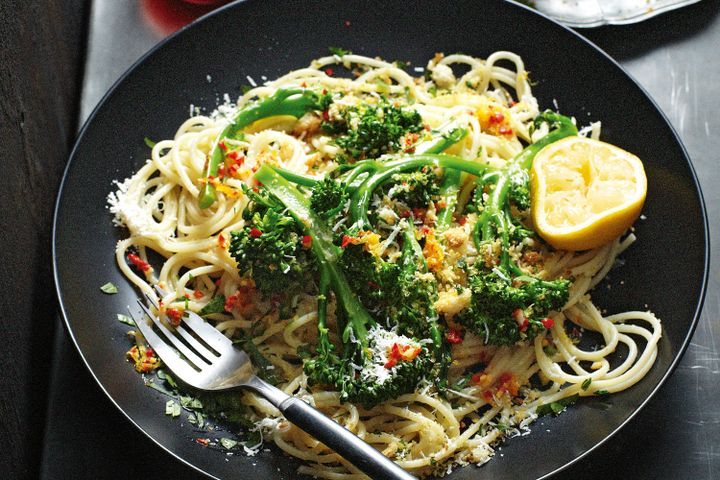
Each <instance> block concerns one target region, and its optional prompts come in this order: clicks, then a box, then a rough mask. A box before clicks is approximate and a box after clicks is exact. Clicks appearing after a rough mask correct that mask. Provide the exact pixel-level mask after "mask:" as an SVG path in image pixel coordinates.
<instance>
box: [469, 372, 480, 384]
mask: <svg viewBox="0 0 720 480" xmlns="http://www.w3.org/2000/svg"><path fill="white" fill-rule="evenodd" d="M470 380H472V381H473V383H480V374H479V373H473V374H472V376H471V377H470Z"/></svg>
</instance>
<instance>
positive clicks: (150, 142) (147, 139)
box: [144, 137, 155, 148]
mask: <svg viewBox="0 0 720 480" xmlns="http://www.w3.org/2000/svg"><path fill="white" fill-rule="evenodd" d="M144 140H145V145H147V146H148V148H153V147H154V146H155V142H153V141H152V140H150V139H149V138H148V137H145V139H144Z"/></svg>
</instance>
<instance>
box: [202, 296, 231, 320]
mask: <svg viewBox="0 0 720 480" xmlns="http://www.w3.org/2000/svg"><path fill="white" fill-rule="evenodd" d="M224 311H225V295H216V296H214V297H213V299H212V300H210V301H209V302H208V303H207V305H205V306H204V307H203V308H202V309H201V310H200V316H202V317H204V316H206V315H210V314H211V313H223V312H224Z"/></svg>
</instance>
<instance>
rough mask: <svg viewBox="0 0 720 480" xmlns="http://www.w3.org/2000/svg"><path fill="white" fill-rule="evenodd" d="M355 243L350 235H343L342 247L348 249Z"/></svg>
mask: <svg viewBox="0 0 720 480" xmlns="http://www.w3.org/2000/svg"><path fill="white" fill-rule="evenodd" d="M352 241H353V238H352V237H351V236H350V235H343V238H342V243H341V244H340V247H342V248H346V247H347V246H348V245H350V244H351V243H352Z"/></svg>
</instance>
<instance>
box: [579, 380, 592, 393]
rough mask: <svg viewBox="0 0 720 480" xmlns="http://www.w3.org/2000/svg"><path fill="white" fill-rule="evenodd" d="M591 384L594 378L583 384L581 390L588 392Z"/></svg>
mask: <svg viewBox="0 0 720 480" xmlns="http://www.w3.org/2000/svg"><path fill="white" fill-rule="evenodd" d="M591 383H592V378H588V379H586V380H585V381H584V382H583V383H582V385H581V386H580V388H582V389H583V390H587V389H588V387H589V386H590V384H591Z"/></svg>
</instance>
